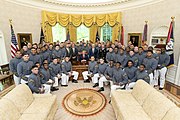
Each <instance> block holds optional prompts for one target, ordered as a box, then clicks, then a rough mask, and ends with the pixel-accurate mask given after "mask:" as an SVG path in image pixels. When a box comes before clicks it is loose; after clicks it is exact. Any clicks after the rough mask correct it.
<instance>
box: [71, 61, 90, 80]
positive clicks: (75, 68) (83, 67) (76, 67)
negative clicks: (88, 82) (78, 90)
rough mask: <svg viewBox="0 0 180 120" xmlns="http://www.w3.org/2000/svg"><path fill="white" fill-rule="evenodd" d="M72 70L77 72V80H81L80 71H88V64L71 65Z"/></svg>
mask: <svg viewBox="0 0 180 120" xmlns="http://www.w3.org/2000/svg"><path fill="white" fill-rule="evenodd" d="M72 70H73V71H77V72H79V77H78V80H83V75H82V72H84V71H88V65H73V67H72Z"/></svg>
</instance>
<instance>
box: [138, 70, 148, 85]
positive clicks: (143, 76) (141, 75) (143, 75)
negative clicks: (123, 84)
mask: <svg viewBox="0 0 180 120" xmlns="http://www.w3.org/2000/svg"><path fill="white" fill-rule="evenodd" d="M140 79H142V80H144V81H146V82H147V83H149V82H150V78H149V75H148V73H147V72H146V71H145V70H144V71H139V70H137V71H136V81H137V80H140Z"/></svg>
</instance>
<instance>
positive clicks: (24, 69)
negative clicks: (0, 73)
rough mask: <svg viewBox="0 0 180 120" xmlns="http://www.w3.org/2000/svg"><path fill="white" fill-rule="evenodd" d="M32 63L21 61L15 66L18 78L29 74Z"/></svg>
mask: <svg viewBox="0 0 180 120" xmlns="http://www.w3.org/2000/svg"><path fill="white" fill-rule="evenodd" d="M33 65H34V64H33V62H32V61H21V62H20V63H19V64H18V66H17V72H18V75H19V77H21V78H23V77H25V75H30V74H31V68H32V66H33Z"/></svg>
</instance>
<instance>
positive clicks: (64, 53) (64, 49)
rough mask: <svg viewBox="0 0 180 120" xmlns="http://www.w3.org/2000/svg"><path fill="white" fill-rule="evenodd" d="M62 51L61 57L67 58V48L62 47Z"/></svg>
mask: <svg viewBox="0 0 180 120" xmlns="http://www.w3.org/2000/svg"><path fill="white" fill-rule="evenodd" d="M60 52H61V56H60V58H61V59H63V58H65V56H66V48H64V47H63V48H60Z"/></svg>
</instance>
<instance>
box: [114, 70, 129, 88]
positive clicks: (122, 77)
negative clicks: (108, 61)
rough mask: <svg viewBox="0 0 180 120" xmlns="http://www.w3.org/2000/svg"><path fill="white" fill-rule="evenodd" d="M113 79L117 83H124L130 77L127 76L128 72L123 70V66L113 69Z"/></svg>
mask: <svg viewBox="0 0 180 120" xmlns="http://www.w3.org/2000/svg"><path fill="white" fill-rule="evenodd" d="M112 80H113V82H115V83H120V82H122V83H124V84H126V83H127V81H128V77H127V74H126V73H125V72H124V71H123V70H122V68H119V69H117V68H115V69H114V70H113V79H112Z"/></svg>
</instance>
